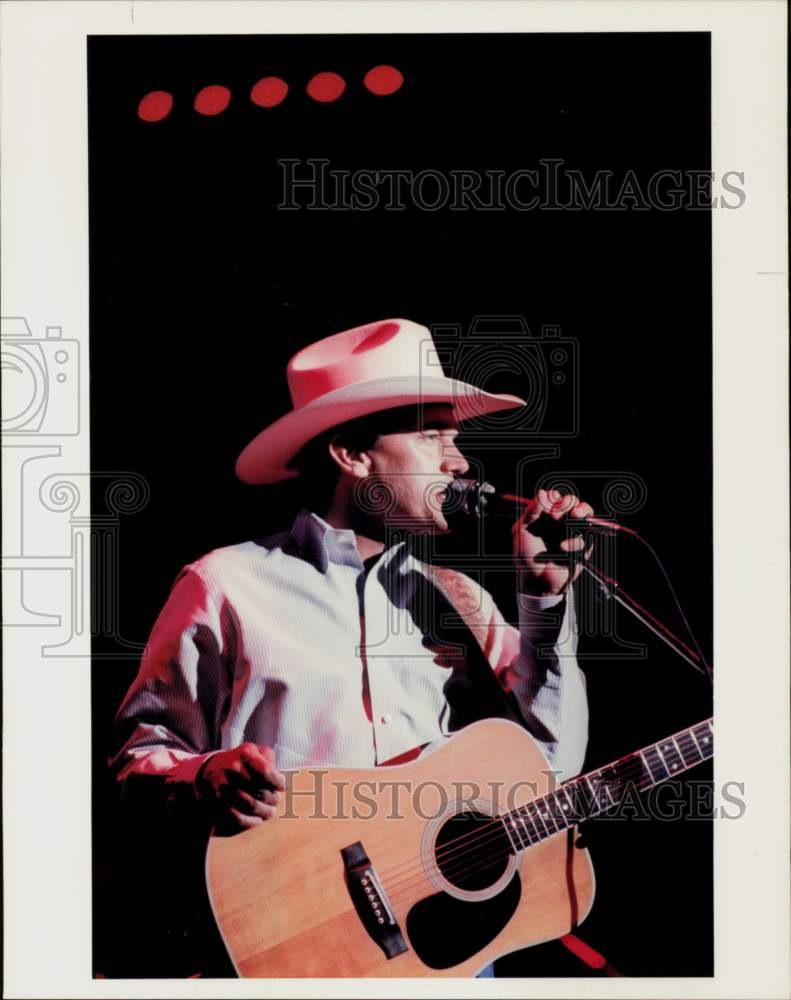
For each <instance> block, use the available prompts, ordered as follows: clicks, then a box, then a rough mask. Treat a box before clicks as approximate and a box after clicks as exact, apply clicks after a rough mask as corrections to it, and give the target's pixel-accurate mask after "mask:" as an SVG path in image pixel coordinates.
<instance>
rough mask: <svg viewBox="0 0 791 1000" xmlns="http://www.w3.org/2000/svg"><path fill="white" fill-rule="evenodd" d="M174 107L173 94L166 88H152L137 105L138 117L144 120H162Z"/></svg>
mask: <svg viewBox="0 0 791 1000" xmlns="http://www.w3.org/2000/svg"><path fill="white" fill-rule="evenodd" d="M172 108H173V95H172V94H169V93H168V92H167V91H166V90H152V91H151V93H150V94H146V96H145V97H144V98H143V99H142V100H141V101H140V103H139V104H138V106H137V117H138V118H142V119H143V121H144V122H161V121H162V119H163V118H167V116H168V115H169V114H170V112H171V110H172Z"/></svg>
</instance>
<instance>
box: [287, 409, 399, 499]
mask: <svg viewBox="0 0 791 1000" xmlns="http://www.w3.org/2000/svg"><path fill="white" fill-rule="evenodd" d="M418 412H419V407H418V406H414V405H413V406H398V407H393V408H392V409H389V410H379V411H378V412H376V413H370V414H367V415H366V416H364V417H358V418H357V419H356V420H349V421H348V422H347V423H345V424H339V425H338V426H337V427H331V428H330V429H329V430H328V431H324V433H323V434H319V435H318V436H317V437H315V438H313V439H312V440H311V441H308V443H307V444H306V445H304V446H303V448H302V449H301V450H300V451H299V452H297V454H296V455H295V456H294V458H293V459H292V460H291V461H290V462H289V467H290V468H293V469H297V471H298V472H299V474H300V476H301V477H302V485H303V495H304V497H305V503H306V505H307V506H309V507H310V508H311V509H312V510H313V511H315V512H316V513H317V514H326V513H327V511H328V510H329V508H330V506H331V504H332V498H333V495H334V493H335V487H336V486H337V485H338V479H339V478H340V474H341V470H340V469H339V468H338V465H337V463H336V462H335V461H334V460H333V458H332V456H331V455H330V452H329V445H330V443H331V442H332V441H335V443H336V444H339V445H341V446H342V447H345V448H349V449H350V450H352V451H369V450H370V449H371V448H375V447H376V446H377V444H378V443H379V439H380V438H381V437H382V436H383V435H384V434H394V433H396V432H397V431H404V430H410V429H414V428H415V427H416V426H417V421H418Z"/></svg>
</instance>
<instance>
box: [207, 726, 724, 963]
mask: <svg viewBox="0 0 791 1000" xmlns="http://www.w3.org/2000/svg"><path fill="white" fill-rule="evenodd" d="M713 746H714V741H713V733H712V724H711V720H710V719H709V720H706V721H704V722H701V723H699V724H697V725H695V726H692V727H691V728H689V729H685V730H683V731H682V732H680V733H676V734H675V735H673V736H669V737H668V738H667V739H665V740H661V741H660V742H659V743H655V744H653V745H651V746H648V747H645V748H644V749H642V750H640V751H638V752H636V753H633V754H630V755H628V756H626V757H622V758H620V759H619V760H617V761H614V762H613V763H611V764H608V765H606V766H605V767H602V768H599V769H598V770H596V771H591V772H590V773H588V774H585V775H582V776H581V777H578V778H575V779H573V780H571V781H568V782H565V783H564V784H561V785H558V784H557V783H555V782H554V780H553V778H554V775H553V773H552V771H551V769H550V766H549V764H548V762H547V760H546V758H545V757H544V755H543V753H542V752H541V750H540V749H539V747H538V745H537V744H536V742H535V741H534V740H533V738H532V737H531V736H530V735H529V734H528V733H527V732H525V730H524V729H522V728H521V727H520V726H518V725H516V724H515V723H513V722H508V721H505V720H501V719H489V720H485V721H482V722H477V723H474V724H473V725H471V726H468V727H467V728H466V729H464V730H462V731H461V732H459V733H458V734H456V735H454V736H452V737H449V738H448V739H447V740H446V741H444V744H443V745H441V746H440V747H439V748H438V749H436V750H433V752H431V753H428V754H425V755H423V756H421V757H419V758H418V759H416V760H413V761H411V762H410V763H407V764H402V765H399V766H392V767H381V768H376V769H373V770H360V771H350V770H344V769H332V768H326V769H318V768H317V769H312V770H305V771H297V772H294V773H293V774H291V775H290V776H289V784H288V788H287V790H286V792H285V793H284V795H283V796H281V804H280V806H279V807H278V808H279V813H278V818H277V819H276V820H275V821H274V822H267V823H263V824H261V825H260V826H257V827H255V828H253V829H251V830H248V831H246V832H244V833H241V834H238V835H236V836H233V837H212V838H211V840H210V843H209V848H208V853H207V858H206V874H207V883H208V890H209V898H210V901H211V905H212V909H213V911H214V916H215V919H216V921H217V924H218V927H219V930H220V933H221V935H222V937H223V940H224V942H225V946H226V948H227V951H228V954H229V956H230V958H231V961H232V962H233V964H234V967H235V969H236V971H237V973H238V974H239V975H240V976H245V977H267V978H272V977H274V978H277V977H302V976H310V977H335V976H339V977H351V978H357V977H391V976H397V977H401V976H403V977H414V976H473V975H475V974H476V973H477V972H479V971H480V970H481V969H482V968H483V967H484V966H485V965H487V964H488V963H489V962H491V961H492V960H494V959H496V958H499V957H500V956H502V955H505V954H507V953H509V952H511V951H515V950H517V949H519V948H525V947H527V946H529V945H533V944H538V943H540V942H543V941H548V940H551V939H554V938H557V937H560V936H561V935H563V934H567V933H569V931H570V930H571V929H572V928H573V927H575V926H576V925H578V924H579V923H581V922H582V921H583V920H584V919H585V917H586V916H587V914H588V912H589V911H590V908H591V905H592V902H593V895H594V876H593V867H592V865H591V860H590V856H589V854H588V851H587V850H586V849H584V848H581V847H579V846H577V845H576V843H575V842H576V840H577V833H576V824H577V823H578V822H580V821H581V820H582V819H586V818H588V817H589V816H592V815H595V814H597V813H600V812H603V811H605V810H607V809H612V808H613V807H615V806H617V805H618V803H619V802H621V801H623V799H624V796H625V795H627V794H631V791H633V790H634V789H635V788H646V787H649V786H651V785H655V784H658V783H659V782H661V781H665V780H666V779H667V778H669V777H672V776H674V775H676V774H681V773H682V772H683V771H686V770H687V769H688V768H690V767H693V766H694V765H696V764H698V763H700V762H701V761H704V760H707V759H708V758H710V757H711V756H712V752H713Z"/></svg>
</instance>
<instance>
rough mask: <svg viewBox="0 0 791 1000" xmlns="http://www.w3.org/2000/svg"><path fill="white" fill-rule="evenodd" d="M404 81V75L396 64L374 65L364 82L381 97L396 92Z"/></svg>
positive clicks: (372, 91)
mask: <svg viewBox="0 0 791 1000" xmlns="http://www.w3.org/2000/svg"><path fill="white" fill-rule="evenodd" d="M403 82H404V75H403V73H401V72H400V71H399V70H397V69H396V68H395V66H374V68H373V69H369V70H368V72H367V73H366V74H365V76H364V77H363V83H364V84H365V86H366V87H367V88H368V90H370V91H371V93H372V94H378V95H379V96H380V97H386V96H387V95H388V94H394V93H395V92H396V91H397V90H398V89H399V88H400V87H401V85H402V84H403Z"/></svg>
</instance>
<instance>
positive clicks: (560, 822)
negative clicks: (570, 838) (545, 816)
mask: <svg viewBox="0 0 791 1000" xmlns="http://www.w3.org/2000/svg"><path fill="white" fill-rule="evenodd" d="M545 799H546V802H547V808H548V809H549V814H550V816H551V817H552V822H553V823H554V824H555V826H556V827H557V828H558V830H565V829H566V827H567V826H568V823H567V822H566V817H565V815H564V813H563V808H562V806H561V804H560V799H559V798H558V793H557V792H552V793H550V794H549V795H547V796H546V797H545Z"/></svg>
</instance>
